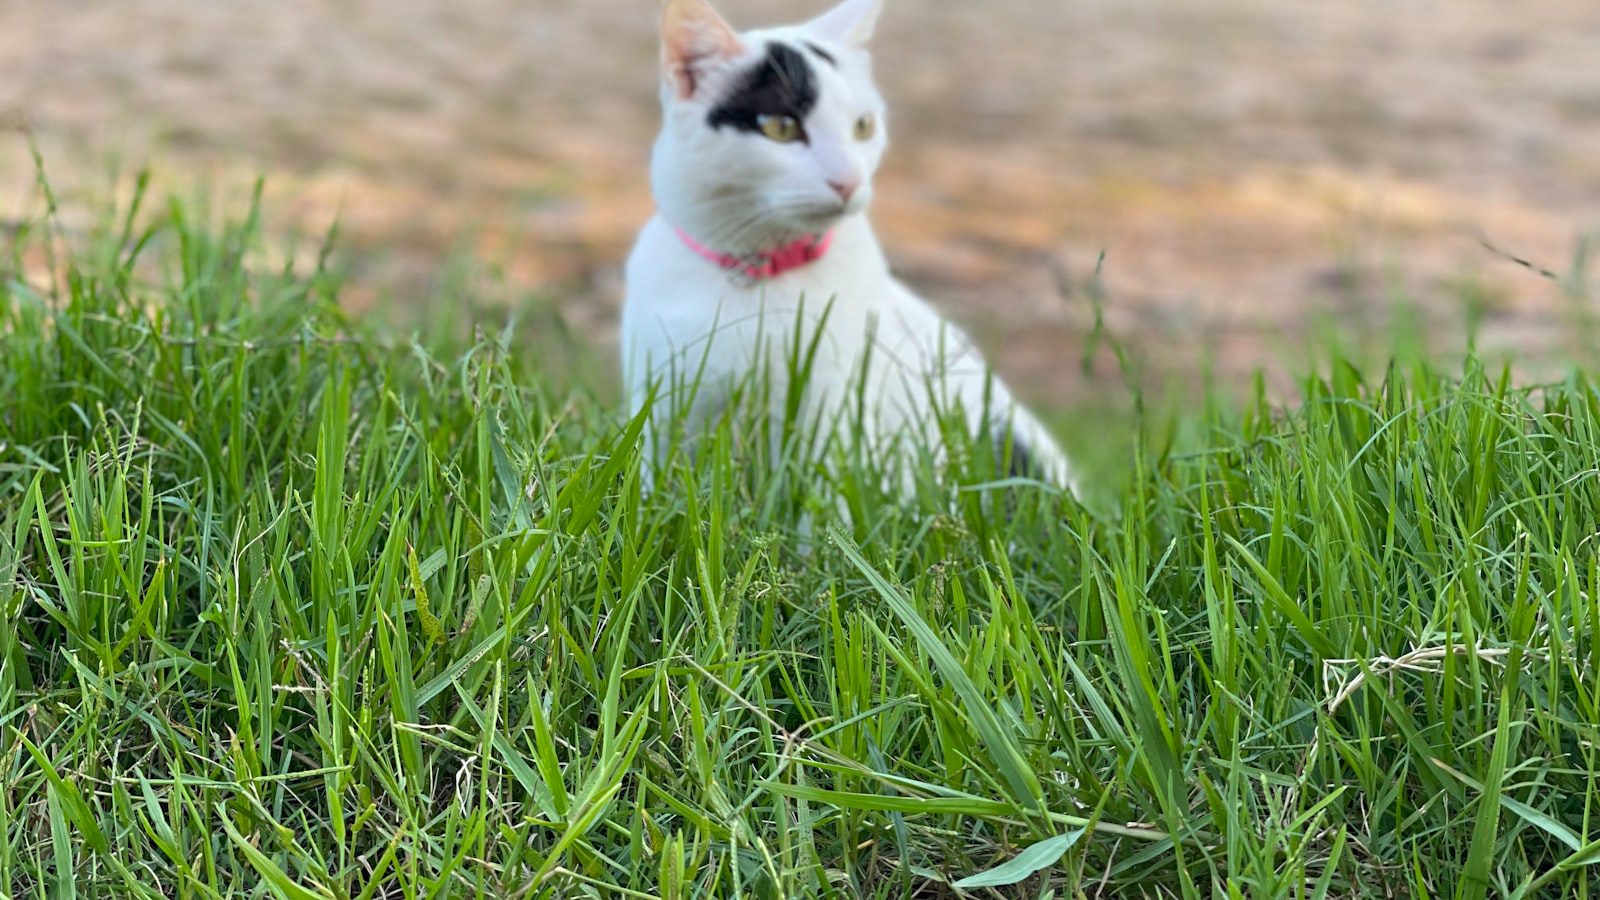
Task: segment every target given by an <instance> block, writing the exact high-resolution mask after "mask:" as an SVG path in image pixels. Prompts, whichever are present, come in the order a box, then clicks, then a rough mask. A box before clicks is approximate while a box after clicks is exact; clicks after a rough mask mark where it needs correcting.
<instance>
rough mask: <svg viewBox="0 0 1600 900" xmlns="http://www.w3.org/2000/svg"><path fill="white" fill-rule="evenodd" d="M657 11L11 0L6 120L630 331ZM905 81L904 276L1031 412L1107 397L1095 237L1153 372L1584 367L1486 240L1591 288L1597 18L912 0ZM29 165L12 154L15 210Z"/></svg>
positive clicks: (1111, 287) (786, 7)
mask: <svg viewBox="0 0 1600 900" xmlns="http://www.w3.org/2000/svg"><path fill="white" fill-rule="evenodd" d="M820 5H821V4H820V2H818V3H813V2H806V0H723V3H722V7H723V9H724V11H725V12H726V13H727V14H728V15H729V17H730V18H731V19H733V20H734V21H735V22H736V23H738V24H741V25H756V24H765V23H770V22H774V21H783V20H791V19H797V18H800V17H803V16H806V15H809V14H810V13H812V12H815V11H817V10H818V9H819V6H820ZM656 7H657V3H656V0H581V2H574V0H565V2H556V0H456V2H452V3H445V2H424V0H383V2H378V0H287V2H285V0H273V2H267V0H227V2H221V0H5V2H4V3H0V118H5V119H7V120H9V121H10V122H11V123H12V124H13V126H16V125H17V124H18V123H21V122H24V121H25V122H26V123H27V124H28V126H29V127H30V128H31V129H32V130H33V132H34V133H35V134H36V135H37V138H38V140H39V141H40V143H41V145H42V146H43V147H44V149H45V151H46V153H47V156H48V158H49V161H50V165H51V168H52V172H53V175H54V177H55V179H56V180H57V181H58V182H60V183H63V184H69V185H78V186H81V187H83V188H85V189H90V188H93V187H95V186H97V185H98V186H100V187H102V188H103V187H104V185H105V183H106V179H105V176H104V173H105V172H106V171H107V167H108V163H107V161H108V160H111V159H120V160H122V161H123V163H124V165H132V164H137V163H139V162H142V161H143V160H146V159H148V160H152V161H154V162H155V164H156V165H157V167H158V171H159V174H160V176H161V178H162V180H163V182H165V183H169V184H174V185H194V184H197V183H198V184H220V185H229V184H242V183H247V182H248V179H249V178H250V177H251V176H253V175H254V174H255V173H258V172H259V173H263V174H265V175H266V176H267V179H268V185H269V189H270V195H271V197H272V208H273V210H274V211H275V212H276V215H277V218H276V219H275V222H276V224H277V226H278V227H280V228H282V229H284V230H285V231H286V232H288V231H293V232H295V233H301V234H311V235H314V234H316V233H317V232H319V231H320V230H321V229H323V228H325V227H326V226H327V225H328V224H329V223H330V222H331V221H332V220H333V218H334V217H335V216H336V215H338V216H340V218H341V220H342V225H343V228H342V233H343V235H344V238H343V242H344V243H343V246H344V249H345V251H346V254H347V257H346V258H347V260H348V262H349V265H350V268H351V271H352V276H353V278H354V285H353V288H352V292H351V298H352V300H351V302H352V303H354V304H355V305H356V306H357V307H358V308H359V307H362V306H363V305H364V304H367V303H369V302H371V301H372V300H373V299H374V298H378V297H385V296H387V297H393V298H398V299H399V300H400V301H402V302H412V301H421V300H423V299H426V298H427V297H428V296H430V295H431V294H432V293H433V292H434V290H435V288H436V286H437V283H438V278H439V277H440V275H439V273H440V272H441V271H442V270H443V269H444V265H443V263H444V261H445V260H446V259H448V258H450V257H452V256H453V255H456V254H459V253H467V254H469V255H470V256H472V257H474V258H477V259H480V260H484V261H486V264H492V266H493V267H495V268H496V270H497V271H500V272H502V273H503V275H504V277H505V279H507V281H508V283H509V285H510V286H511V290H508V291H507V294H506V296H508V297H517V296H521V297H529V296H534V295H544V296H550V297H559V298H561V302H562V303H563V304H564V305H565V307H566V309H567V311H568V313H569V314H570V316H571V317H572V318H573V320H574V321H576V322H578V323H579V324H580V326H581V327H583V328H584V329H585V330H586V331H587V332H588V333H591V334H593V335H594V336H595V337H596V339H597V340H601V341H604V340H608V339H609V338H610V335H611V333H612V331H613V329H614V323H615V312H616V308H617V305H618V302H619V300H620V294H621V283H620V265H621V261H622V259H623V257H624V255H625V253H626V250H627V247H628V244H629V241H630V240H631V237H632V234H633V232H634V230H635V229H636V228H637V226H638V225H639V224H640V223H641V222H642V221H643V220H644V219H645V218H646V217H647V216H648V215H649V213H650V202H649V197H648V192H647V186H646V182H645V177H646V172H645V161H646V158H647V154H648V146H649V143H650V140H651V138H652V136H653V133H654V131H655V128H656V123H657V114H658V110H657V106H656V102H657V101H656V98H655V85H656V73H655V68H654V65H655V63H654V60H655V36H654V27H655V23H654V18H655V12H656ZM878 69H879V75H880V79H881V80H882V81H883V83H884V86H885V90H886V93H887V94H888V95H889V97H890V99H891V103H892V110H893V115H892V126H891V127H892V134H893V137H894V148H893V150H892V152H891V155H890V158H889V160H888V162H887V163H886V168H885V171H884V172H883V174H882V176H881V182H880V189H879V192H878V201H877V203H878V205H877V207H876V209H875V216H876V219H877V221H878V223H879V227H880V230H881V231H882V232H883V235H884V239H885V243H886V245H887V246H888V247H889V249H890V253H891V257H892V258H893V260H894V262H895V264H896V266H897V268H898V269H899V270H900V271H901V272H902V273H903V274H904V275H905V276H906V277H907V278H908V279H909V280H910V281H912V282H913V283H914V284H916V285H917V286H919V287H920V288H922V289H923V290H924V291H925V292H926V293H928V294H929V295H930V296H933V297H935V298H936V299H938V300H939V301H940V302H941V304H942V305H943V306H944V307H945V308H946V309H947V310H949V311H950V313H951V314H952V315H953V316H955V317H956V318H957V319H958V320H960V321H962V322H965V323H967V324H969V325H971V326H973V327H974V328H975V329H976V331H977V333H978V334H979V335H980V336H981V338H982V340H983V342H984V343H985V344H987V345H988V346H990V347H991V348H995V350H996V354H995V355H996V358H997V361H998V364H999V367H1000V368H1001V370H1002V371H1003V372H1004V373H1006V374H1008V375H1010V376H1011V377H1012V378H1013V379H1015V380H1016V381H1017V382H1018V384H1019V386H1020V387H1021V389H1022V391H1023V393H1026V394H1029V395H1032V396H1033V397H1035V398H1036V399H1047V398H1050V397H1052V396H1057V397H1073V396H1078V395H1081V394H1082V393H1083V392H1085V391H1088V390H1094V389H1095V382H1094V381H1093V380H1090V381H1088V382H1086V381H1085V380H1084V378H1083V377H1082V374H1081V373H1080V372H1079V370H1078V367H1077V360H1078V354H1079V352H1080V347H1081V346H1082V344H1083V340H1084V337H1085V335H1086V334H1087V333H1088V332H1089V330H1090V329H1091V327H1092V322H1093V318H1094V314H1093V304H1092V303H1091V302H1090V299H1089V298H1090V297H1091V295H1092V294H1093V293H1094V292H1093V291H1091V290H1089V289H1088V287H1087V285H1088V284H1089V280H1090V276H1091V274H1092V273H1093V271H1094V268H1095V263H1096V260H1097V259H1098V258H1099V256H1100V254H1101V253H1102V252H1103V253H1104V254H1105V266H1104V278H1103V288H1104V298H1105V299H1104V307H1105V315H1106V321H1107V323H1108V326H1109V327H1110V328H1111V329H1112V331H1113V332H1114V333H1115V334H1117V335H1118V336H1120V337H1121V338H1122V339H1123V340H1124V341H1125V342H1127V344H1128V345H1129V346H1130V347H1131V348H1132V349H1133V350H1134V351H1135V352H1136V353H1137V354H1138V355H1139V356H1141V357H1142V358H1144V359H1146V360H1148V361H1149V362H1150V364H1151V365H1152V366H1153V367H1155V368H1156V369H1157V370H1164V371H1169V372H1184V371H1193V369H1194V367H1195V366H1197V365H1198V364H1199V363H1200V362H1201V361H1202V360H1203V359H1211V360H1212V361H1214V364H1215V367H1216V369H1217V370H1218V371H1219V372H1220V374H1221V375H1223V376H1224V377H1233V376H1240V375H1242V374H1243V373H1246V372H1248V371H1250V370H1252V369H1254V368H1255V367H1257V366H1260V365H1267V366H1269V367H1270V366H1274V365H1277V364H1281V363H1282V362H1283V361H1284V358H1285V351H1284V350H1283V349H1282V348H1284V347H1291V348H1292V347H1294V346H1295V341H1294V339H1295V338H1296V337H1297V336H1298V335H1301V334H1303V333H1304V332H1305V331H1306V329H1307V328H1308V326H1309V325H1310V324H1311V323H1314V322H1318V321H1323V320H1329V319H1331V320H1334V321H1338V322H1341V323H1344V324H1345V325H1346V326H1349V327H1353V328H1357V329H1360V328H1363V327H1376V324H1377V323H1382V322H1384V321H1386V320H1387V319H1388V317H1389V314H1390V312H1391V311H1392V310H1393V309H1394V308H1395V306H1396V305H1397V304H1399V303H1402V302H1407V301H1409V302H1415V303H1416V304H1418V305H1419V306H1420V307H1421V309H1422V310H1423V311H1424V314H1425V315H1424V319H1425V322H1426V323H1427V324H1428V327H1430V328H1435V329H1438V330H1439V331H1440V332H1441V333H1446V332H1449V331H1450V330H1451V329H1453V328H1455V327H1458V326H1459V322H1460V321H1461V319H1462V306H1463V299H1462V298H1463V297H1470V298H1472V299H1473V302H1474V303H1476V304H1477V305H1478V306H1479V307H1480V308H1481V310H1482V311H1483V312H1484V313H1485V314H1486V315H1487V317H1488V318H1487V319H1486V327H1485V333H1484V339H1485V343H1486V344H1489V345H1491V346H1496V345H1498V346H1506V347H1515V348H1519V349H1521V350H1522V351H1523V352H1526V353H1533V354H1544V353H1554V352H1560V351H1567V350H1571V349H1574V348H1572V347H1571V346H1570V344H1571V343H1572V341H1573V340H1574V338H1573V337H1572V335H1573V334H1574V333H1575V332H1574V331H1573V329H1572V328H1571V327H1570V321H1569V316H1570V309H1569V308H1568V306H1569V305H1570V304H1568V303H1567V300H1568V299H1570V297H1571V296H1572V294H1573V293H1574V292H1573V291H1571V290H1570V289H1568V290H1564V289H1563V287H1562V285H1560V284H1557V283H1556V282H1553V281H1551V280H1550V279H1546V278H1543V277H1541V276H1539V275H1536V274H1534V273H1532V272H1530V271H1528V270H1526V269H1524V268H1522V267H1519V266H1517V265H1516V264H1514V263H1512V262H1510V261H1508V260H1507V259H1505V258H1503V257H1502V256H1501V255H1498V254H1496V253H1493V252H1490V251H1489V250H1487V249H1485V248H1484V247H1483V246H1482V244H1481V241H1482V240H1485V239H1486V240H1488V241H1489V242H1491V243H1492V244H1494V245H1496V246H1498V247H1500V248H1502V249H1503V250H1505V251H1507V252H1509V253H1514V254H1516V255H1519V256H1522V257H1525V258H1527V259H1529V260H1531V261H1534V262H1536V263H1538V264H1539V265H1542V266H1545V267H1548V268H1551V269H1555V270H1557V271H1558V272H1559V273H1560V274H1562V275H1563V276H1568V277H1569V280H1571V278H1572V277H1575V276H1574V270H1575V268H1581V267H1575V265H1574V262H1573V260H1574V259H1575V258H1576V256H1577V253H1576V250H1577V248H1578V246H1579V244H1580V241H1581V240H1583V239H1584V237H1585V236H1586V235H1589V236H1594V235H1600V4H1597V3H1595V2H1594V0H1538V2H1537V3H1528V4H1519V5H1516V6H1508V5H1507V4H1504V3H1502V2H1499V0H1341V2H1338V3H1320V4H1319V3H1309V2H1287V0H1212V2H1209V3H1204V4H1201V3H1194V2H1192V0H1142V2H1132V3H1130V2H1127V0H1072V2H1063V0H1044V2H1041V0H985V2H983V3H981V4H980V3H962V2H953V0H888V9H887V12H886V14H885V20H884V24H883V27H882V31H881V36H880V40H879V43H878ZM13 131H14V132H15V128H13ZM30 165H31V164H30V163H29V162H28V159H27V154H26V152H25V146H24V141H23V138H22V137H21V136H20V134H19V133H10V134H0V216H4V217H16V216H19V215H22V214H23V212H24V211H25V210H26V209H28V208H29V207H28V202H29V198H30V197H31V196H32V195H31V191H30V188H29V184H30V180H31V174H30V171H29V169H30ZM1578 274H1581V273H1578ZM1568 287H1569V288H1570V285H1569V286H1568ZM1591 296H1592V293H1591Z"/></svg>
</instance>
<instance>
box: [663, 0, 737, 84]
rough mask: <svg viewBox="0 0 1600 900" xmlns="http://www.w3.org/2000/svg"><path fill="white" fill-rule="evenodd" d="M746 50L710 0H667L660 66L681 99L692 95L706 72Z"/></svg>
mask: <svg viewBox="0 0 1600 900" xmlns="http://www.w3.org/2000/svg"><path fill="white" fill-rule="evenodd" d="M743 52H744V43H743V42H742V41H740V40H739V34H738V32H735V31H734V30H733V26H731V25H729V24H728V23H727V20H725V19H723V18H722V16H720V15H718V14H717V11H716V10H715V9H713V8H712V6H711V4H710V3H709V2H707V0H666V3H665V5H663V6H662V8H661V68H662V72H663V74H665V75H666V77H667V79H668V80H669V81H671V82H672V86H673V87H674V88H675V89H676V91H677V94H678V99H680V100H687V99H689V98H690V97H693V96H694V94H695V91H696V89H697V88H698V87H699V85H700V82H701V80H702V79H703V78H705V76H706V75H707V73H709V72H711V71H712V70H714V69H716V68H717V67H718V66H720V65H722V64H723V63H726V62H727V61H729V60H731V59H734V58H735V57H737V56H739V55H740V54H742V53H743Z"/></svg>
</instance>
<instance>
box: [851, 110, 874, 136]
mask: <svg viewBox="0 0 1600 900" xmlns="http://www.w3.org/2000/svg"><path fill="white" fill-rule="evenodd" d="M877 133H878V117H877V116H875V115H873V114H872V113H867V114H866V115H864V116H862V117H861V118H859V119H857V120H856V140H858V141H870V140H872V138H873V136H874V135H876V134H877Z"/></svg>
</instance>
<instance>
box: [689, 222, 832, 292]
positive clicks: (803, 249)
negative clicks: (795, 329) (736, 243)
mask: <svg viewBox="0 0 1600 900" xmlns="http://www.w3.org/2000/svg"><path fill="white" fill-rule="evenodd" d="M672 230H673V231H676V232H677V233H678V239H679V240H681V241H683V244H684V246H686V247H688V248H689V249H690V250H693V251H694V252H695V254H696V255H697V256H700V257H701V258H703V259H706V260H708V261H710V262H713V263H715V264H717V265H718V266H720V267H722V268H724V269H727V270H728V271H730V272H735V271H737V272H743V273H744V274H745V275H746V276H748V277H750V278H753V279H755V280H756V281H763V280H765V279H768V278H777V277H778V276H779V275H782V274H784V273H785V272H792V271H794V270H795V269H803V268H805V267H806V266H809V265H811V264H812V263H814V262H816V261H817V260H819V259H821V258H822V257H824V256H826V255H827V253H828V248H829V247H832V246H833V232H831V231H827V232H823V233H822V234H811V235H806V236H805V237H803V238H800V239H799V240H797V241H795V242H793V243H790V244H784V245H783V246H782V247H779V248H777V249H775V250H766V251H763V252H761V253H755V254H752V255H750V256H732V255H730V254H727V253H718V252H717V251H715V250H712V249H711V248H710V247H707V246H706V245H704V244H702V243H700V242H699V241H697V240H695V239H694V237H693V236H691V235H690V234H689V232H687V231H684V230H683V229H682V228H679V227H678V226H676V225H674V226H672Z"/></svg>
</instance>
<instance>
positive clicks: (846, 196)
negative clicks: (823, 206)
mask: <svg viewBox="0 0 1600 900" xmlns="http://www.w3.org/2000/svg"><path fill="white" fill-rule="evenodd" d="M828 187H831V188H833V192H834V193H835V194H838V195H839V199H840V200H843V201H844V202H846V203H849V202H850V198H851V197H854V196H855V195H856V191H857V190H859V189H860V188H861V182H859V181H830V182H828Z"/></svg>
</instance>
